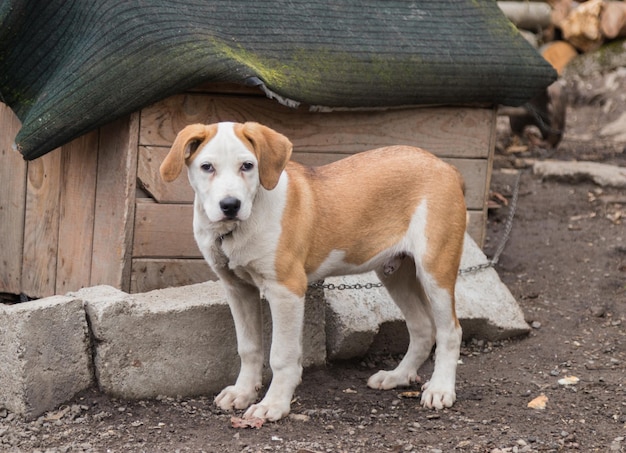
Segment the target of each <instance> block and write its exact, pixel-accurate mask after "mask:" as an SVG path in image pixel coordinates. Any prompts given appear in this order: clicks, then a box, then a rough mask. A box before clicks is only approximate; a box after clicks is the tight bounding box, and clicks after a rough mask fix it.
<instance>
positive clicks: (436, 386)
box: [418, 248, 462, 409]
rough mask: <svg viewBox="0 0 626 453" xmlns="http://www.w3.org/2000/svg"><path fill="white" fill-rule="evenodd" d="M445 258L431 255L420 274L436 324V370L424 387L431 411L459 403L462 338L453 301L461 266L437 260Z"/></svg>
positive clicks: (423, 395) (424, 402)
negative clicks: (458, 372)
mask: <svg viewBox="0 0 626 453" xmlns="http://www.w3.org/2000/svg"><path fill="white" fill-rule="evenodd" d="M450 253H452V252H450ZM444 254H445V251H440V252H439V253H438V254H433V255H431V257H430V258H427V260H426V262H425V263H424V267H423V268H422V269H421V270H420V271H418V274H419V278H420V281H421V283H422V286H423V287H424V291H425V293H426V295H427V297H428V300H429V301H430V309H431V311H432V317H433V321H434V324H435V342H436V348H435V369H434V371H433V374H432V377H431V379H430V381H428V382H427V383H426V384H424V386H423V387H422V390H423V392H422V405H423V406H425V407H428V408H432V409H442V408H444V407H450V406H452V404H454V401H455V400H456V393H455V385H456V367H457V362H458V360H459V351H460V348H461V337H462V331H461V326H460V324H459V320H458V318H457V317H456V312H455V300H454V287H455V283H456V276H457V271H458V265H456V267H454V266H451V265H450V262H451V263H453V264H454V263H458V261H457V260H449V261H448V262H446V261H445V260H437V258H436V257H437V256H441V255H444ZM459 255H460V248H459ZM458 258H459V260H460V256H459V257H458Z"/></svg>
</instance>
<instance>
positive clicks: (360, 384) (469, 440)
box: [0, 70, 626, 453]
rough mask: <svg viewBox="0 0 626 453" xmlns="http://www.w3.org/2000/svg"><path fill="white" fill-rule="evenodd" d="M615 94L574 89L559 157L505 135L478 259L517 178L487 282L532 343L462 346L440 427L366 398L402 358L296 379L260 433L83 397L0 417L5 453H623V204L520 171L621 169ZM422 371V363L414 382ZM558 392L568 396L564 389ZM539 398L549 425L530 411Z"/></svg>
mask: <svg viewBox="0 0 626 453" xmlns="http://www.w3.org/2000/svg"><path fill="white" fill-rule="evenodd" d="M616 83H617V88H615V84H616ZM625 86H626V71H624V70H617V71H610V72H609V73H607V74H605V75H604V76H602V77H600V76H594V77H591V78H590V79H587V80H570V81H569V83H568V89H569V90H570V92H571V93H572V96H571V100H570V105H569V107H568V126H567V130H566V134H565V138H564V140H563V141H562V143H561V144H560V145H559V147H558V149H557V150H552V151H551V150H545V149H542V148H541V147H536V146H535V147H529V148H528V149H526V148H524V146H521V147H520V146H518V145H519V143H518V142H515V141H512V140H511V137H510V135H509V133H508V131H507V128H506V125H505V123H501V126H500V128H499V141H498V146H497V156H496V160H495V165H494V173H493V180H492V190H493V192H494V196H493V200H494V201H495V202H496V204H499V205H501V206H500V207H499V208H496V207H495V206H494V209H492V210H491V211H490V217H489V224H488V239H487V243H486V246H485V251H486V253H487V255H488V256H491V255H492V254H493V252H494V250H495V248H496V246H497V244H498V242H499V240H500V238H501V237H502V234H503V231H504V222H505V219H506V216H507V213H508V209H509V208H508V207H507V206H505V205H504V204H503V203H504V202H503V200H504V199H507V200H508V199H510V196H511V192H512V185H513V182H514V179H515V175H514V172H515V171H522V172H523V175H522V178H521V185H520V196H519V202H518V207H517V213H516V216H515V220H514V224H513V230H512V234H511V237H510V240H509V242H508V245H507V247H506V249H505V251H504V253H503V255H502V257H501V259H500V262H499V265H498V266H497V270H498V272H499V274H500V276H501V278H502V280H503V281H504V282H505V283H506V284H507V285H508V287H509V288H510V290H511V292H512V293H513V295H514V296H515V298H516V299H517V300H518V301H519V303H520V305H521V307H522V309H523V311H524V313H525V315H526V319H527V321H528V322H529V323H531V324H532V326H533V329H532V331H531V333H530V334H529V335H528V336H525V337H522V338H516V339H511V340H506V341H502V342H497V343H491V342H487V341H483V340H477V339H470V340H468V341H466V342H465V344H464V346H463V349H462V354H461V364H460V366H459V368H458V378H457V379H458V384H457V398H458V401H457V403H456V404H455V406H454V407H453V408H451V409H446V410H443V411H439V412H434V411H430V410H426V409H423V408H421V407H420V406H419V399H414V398H406V397H402V396H400V393H401V392H402V391H403V390H394V391H374V390H371V389H369V388H367V387H366V385H365V382H366V380H367V377H368V376H369V375H370V374H372V373H373V372H374V371H376V370H377V369H378V368H388V367H390V366H394V365H395V363H396V362H397V361H398V359H399V357H380V356H379V357H366V358H364V359H362V360H358V361H353V362H349V363H333V364H329V365H328V366H326V367H324V368H320V369H308V370H305V373H304V378H303V382H302V384H301V385H300V387H299V388H298V390H297V393H296V397H295V401H294V403H293V405H292V416H291V417H290V418H287V419H285V420H282V421H280V422H277V423H267V424H265V425H264V426H262V427H261V428H260V429H234V428H232V427H231V423H230V417H231V414H227V413H223V412H221V411H219V410H217V409H216V408H215V407H214V405H213V404H212V397H213V395H207V396H206V397H205V398H197V399H187V398H184V399H171V398H161V399H159V400H157V401H140V402H128V401H117V400H113V399H111V398H109V397H106V396H103V395H102V394H100V393H98V392H97V391H95V390H90V391H88V392H86V393H84V394H81V395H79V396H78V397H76V398H75V399H74V400H73V401H71V402H68V403H67V405H64V406H62V407H60V408H58V410H55V411H52V412H50V413H48V414H45V415H44V416H42V417H40V418H39V419H38V420H35V421H23V420H21V419H19V417H16V416H15V415H14V414H11V413H9V412H7V411H6V410H0V451H9V452H10V451H29V452H30V451H41V452H43V451H46V452H51V453H52V452H76V451H86V452H107V451H110V452H178V451H181V452H184V451H195V452H200V451H204V452H265V451H280V452H301V453H309V452H351V453H352V452H379V451H380V452H384V451H391V452H409V451H413V452H430V453H436V452H448V451H465V452H493V453H497V452H535V451H542V452H543V451H549V452H557V451H559V452H560V451H581V452H592V451H598V452H608V451H616V452H619V451H626V382H625V381H626V373H625V369H626V326H625V323H626V228H625V227H624V222H626V218H620V216H621V215H623V214H624V212H625V210H626V191H624V190H623V189H622V190H618V189H615V188H608V187H599V186H596V185H593V184H592V183H590V182H586V181H573V182H572V181H570V182H558V181H542V180H539V179H538V178H537V177H535V176H533V175H532V171H531V170H530V169H529V168H528V166H529V162H530V160H531V159H545V158H553V159H562V160H572V159H579V160H594V161H599V162H605V163H609V164H612V165H619V166H626V152H625V151H624V148H625V147H626V143H616V142H611V141H610V140H600V139H599V138H598V131H599V130H600V128H601V127H602V126H603V125H604V124H606V123H608V122H611V121H614V120H615V119H617V118H618V117H619V116H620V114H621V113H622V112H624V111H626V94H625V93H626V90H624V87H625ZM619 87H621V88H619ZM511 145H513V146H511ZM431 371H432V362H430V363H427V364H426V365H425V366H424V367H423V369H422V370H421V371H420V374H421V375H422V376H424V377H426V378H427V377H428V376H429V375H430V373H431ZM568 376H575V377H576V378H578V379H579V381H578V383H576V384H573V385H561V384H559V380H560V379H563V378H565V377H568ZM418 389H419V387H418V386H417V385H416V386H415V388H413V389H410V390H418ZM404 390H406V389H404ZM541 395H545V397H546V398H547V403H546V407H545V409H543V410H541V409H532V408H529V407H527V405H528V403H529V402H531V401H532V400H534V399H535V398H536V397H539V396H541Z"/></svg>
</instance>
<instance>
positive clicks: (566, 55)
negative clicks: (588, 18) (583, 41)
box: [540, 41, 578, 75]
mask: <svg viewBox="0 0 626 453" xmlns="http://www.w3.org/2000/svg"><path fill="white" fill-rule="evenodd" d="M540 52H541V55H542V56H543V58H545V59H546V61H547V62H548V63H550V64H551V65H552V67H553V68H554V69H556V72H557V73H558V74H559V75H561V74H562V73H563V69H565V66H567V64H568V63H569V62H570V61H572V59H573V58H574V57H575V56H577V55H578V52H577V51H576V49H575V48H574V46H572V45H571V44H569V43H567V42H565V41H553V42H551V43H549V44H546V45H545V46H543V47H542V48H541V51H540Z"/></svg>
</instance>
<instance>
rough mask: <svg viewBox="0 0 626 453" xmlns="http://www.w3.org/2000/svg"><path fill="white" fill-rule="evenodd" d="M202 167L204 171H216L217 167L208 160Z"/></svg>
mask: <svg viewBox="0 0 626 453" xmlns="http://www.w3.org/2000/svg"><path fill="white" fill-rule="evenodd" d="M200 168H201V169H202V171H205V172H207V173H213V172H214V171H215V168H213V165H212V164H209V163H207V162H205V163H203V164H202V165H200Z"/></svg>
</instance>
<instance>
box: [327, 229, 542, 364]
mask: <svg viewBox="0 0 626 453" xmlns="http://www.w3.org/2000/svg"><path fill="white" fill-rule="evenodd" d="M485 262H487V258H486V256H485V255H484V253H483V252H482V250H481V249H480V247H478V245H477V244H476V242H474V240H473V239H471V237H470V236H469V235H466V236H465V246H464V250H463V257H462V262H461V268H462V269H463V268H466V267H469V266H474V265H476V264H481V263H485ZM378 282H379V280H378V278H377V277H376V274H375V273H373V272H371V273H368V274H363V275H356V276H347V277H334V278H329V279H326V281H325V283H331V284H334V285H335V286H339V285H341V284H344V285H353V284H355V283H360V284H365V283H378ZM325 297H326V302H327V307H326V326H327V329H326V338H327V340H328V341H327V353H328V356H329V358H331V359H349V358H355V357H360V356H362V355H364V354H365V353H367V352H388V353H402V352H405V350H406V347H407V345H408V332H407V330H406V326H405V325H404V319H403V317H402V313H401V312H400V309H399V308H398V307H397V306H396V305H395V303H394V302H393V300H392V299H391V298H390V297H389V295H388V294H387V292H386V290H385V289H384V288H373V289H368V290H365V289H360V290H343V291H340V290H326V296H325ZM456 303H457V305H456V307H457V316H458V317H459V320H460V322H461V326H462V327H463V335H464V337H465V338H469V337H476V338H484V339H488V340H497V339H502V338H507V337H513V336H518V335H523V334H525V333H528V331H529V330H530V328H529V326H528V324H527V323H526V322H525V320H524V314H523V312H522V310H521V309H520V307H519V305H518V304H517V302H516V301H515V299H514V298H513V296H512V295H511V293H510V291H509V290H508V288H507V287H506V286H505V285H504V284H503V283H502V282H501V280H500V278H499V277H498V274H497V272H496V271H495V269H493V268H488V269H484V270H481V271H478V272H475V273H469V274H463V275H461V276H459V279H458V280H457V287H456Z"/></svg>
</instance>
